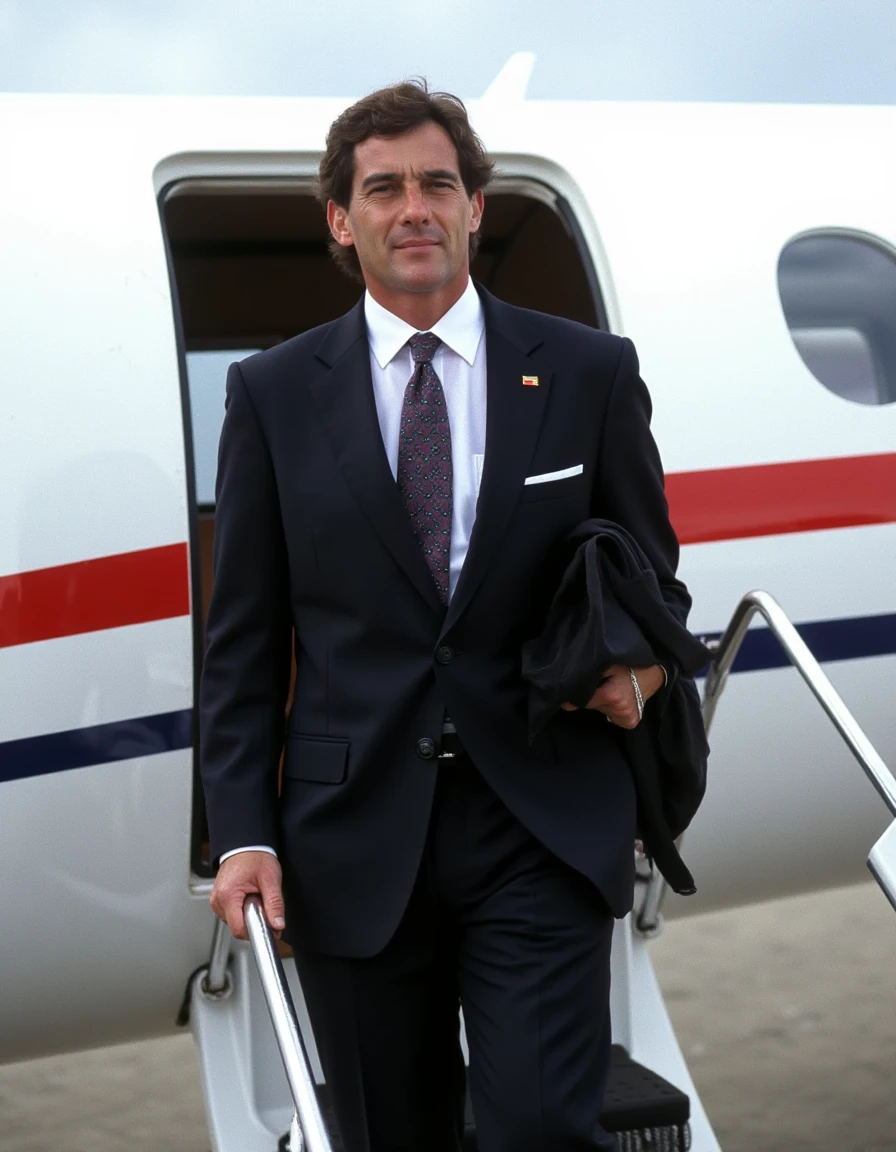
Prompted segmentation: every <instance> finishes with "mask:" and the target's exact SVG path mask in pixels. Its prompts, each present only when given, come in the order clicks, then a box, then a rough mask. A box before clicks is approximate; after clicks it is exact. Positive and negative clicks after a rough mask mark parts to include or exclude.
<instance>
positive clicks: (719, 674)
mask: <svg viewBox="0 0 896 1152" xmlns="http://www.w3.org/2000/svg"><path fill="white" fill-rule="evenodd" d="M756 615H760V616H762V617H763V618H764V619H765V622H766V623H767V624H768V626H769V628H770V629H771V631H772V633H773V634H774V635H775V637H776V638H777V639H778V642H779V643H780V645H781V647H782V648H783V649H784V652H785V653H786V655H787V658H788V659H789V660H790V662H791V664H793V665H794V666H795V667H796V670H797V671H798V672H799V674H800V675H801V676H802V678H803V679H804V680H805V681H806V683H807V684H808V685H809V688H810V690H811V692H812V695H813V696H814V697H815V699H816V700H817V701H818V702H819V704H820V705H821V706H822V708H823V709H824V710H825V712H826V713H827V714H828V717H829V719H830V720H831V722H832V723H833V725H834V727H835V728H836V729H837V731H838V732H839V733H840V735H841V736H842V737H843V739H844V741H845V742H846V745H847V747H848V748H849V750H850V752H852V754H853V756H855V758H856V760H858V762H859V764H860V765H861V767H862V769H863V770H864V772H865V775H866V776H867V777H868V779H869V780H870V781H871V783H872V784H873V785H874V787H875V788H876V789H877V792H878V795H879V796H880V797H881V799H882V800H883V802H884V803H885V804H886V806H887V807H888V808H889V809H890V813H891V815H893V816H896V779H894V778H893V774H892V773H891V772H890V770H889V768H888V767H887V766H886V764H885V763H884V762H883V760H882V759H881V757H880V755H879V754H878V752H877V749H876V748H875V747H874V745H873V744H872V743H871V741H870V740H869V739H868V737H867V736H866V735H865V733H864V732H863V731H862V729H861V727H860V726H859V722H858V721H857V720H856V718H855V716H853V714H852V713H851V712H850V710H849V709H848V708H847V707H846V705H845V704H844V703H843V699H842V697H841V696H840V694H839V693H838V692H837V690H836V689H835V688H834V685H833V684H832V683H831V682H830V680H829V679H828V678H827V676H826V675H825V673H824V672H823V671H822V668H821V665H820V664H819V663H818V661H817V660H816V659H815V657H814V656H813V655H812V653H811V652H810V651H809V646H808V645H807V644H806V642H805V640H804V639H803V638H802V636H800V634H799V632H797V630H796V628H795V627H794V626H793V624H791V622H790V621H789V620H788V619H787V616H786V615H785V613H784V609H783V608H782V607H781V605H780V604H779V603H778V601H777V600H776V599H775V598H774V596H770V595H769V593H768V592H760V591H755V592H748V593H747V594H746V596H744V597H743V598H742V599H741V601H740V603H739V604H738V606H737V608H736V609H735V610H734V615H733V616H732V617H731V623H730V624H729V625H728V627H727V628H726V629H725V634H724V636H723V637H722V638H721V640H720V641H719V647H718V651H717V653H716V655H715V657H714V658H713V662H712V664H711V665H710V669H709V673H708V675H707V677H706V687H705V689H704V695H703V722H704V724H705V725H706V731H707V732H709V729H710V726H711V724H712V720H713V717H714V715H715V711H716V707H717V705H718V702H719V697H720V696H721V695H722V692H723V691H724V690H725V684H726V682H727V679H728V673H729V672H730V671H731V665H732V664H733V663H734V659H735V657H736V656H737V653H738V650H739V648H740V646H741V644H742V643H743V640H744V637H745V636H746V634H747V628H748V627H749V624H750V621H751V620H752V619H753V617H754V616H756Z"/></svg>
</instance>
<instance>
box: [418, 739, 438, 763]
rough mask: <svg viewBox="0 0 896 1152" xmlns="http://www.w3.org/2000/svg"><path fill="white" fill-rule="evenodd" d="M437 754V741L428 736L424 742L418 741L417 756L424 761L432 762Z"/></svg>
mask: <svg viewBox="0 0 896 1152" xmlns="http://www.w3.org/2000/svg"><path fill="white" fill-rule="evenodd" d="M435 754H436V745H435V741H433V740H430V738H429V737H428V736H424V737H423V739H422V740H418V741H417V755H418V756H419V757H420V758H421V759H423V760H432V758H433V757H434V756H435Z"/></svg>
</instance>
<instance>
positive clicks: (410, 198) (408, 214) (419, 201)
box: [402, 184, 429, 224]
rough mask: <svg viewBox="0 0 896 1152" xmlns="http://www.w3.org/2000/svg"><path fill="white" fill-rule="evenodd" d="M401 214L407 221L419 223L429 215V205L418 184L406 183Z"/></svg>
mask: <svg viewBox="0 0 896 1152" xmlns="http://www.w3.org/2000/svg"><path fill="white" fill-rule="evenodd" d="M402 215H403V216H404V218H405V220H406V221H407V222H408V223H413V224H421V223H424V222H425V221H426V220H427V219H428V217H429V205H428V204H427V202H426V197H425V196H424V195H423V192H422V190H421V188H420V186H419V185H418V184H407V185H405V190H404V204H403V205H402Z"/></svg>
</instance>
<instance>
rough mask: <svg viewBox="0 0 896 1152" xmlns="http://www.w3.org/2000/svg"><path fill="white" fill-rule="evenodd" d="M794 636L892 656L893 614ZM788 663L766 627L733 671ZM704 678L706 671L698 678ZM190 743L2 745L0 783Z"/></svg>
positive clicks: (113, 732)
mask: <svg viewBox="0 0 896 1152" xmlns="http://www.w3.org/2000/svg"><path fill="white" fill-rule="evenodd" d="M797 631H798V632H799V633H800V635H801V636H802V638H803V639H804V640H805V641H806V643H807V644H808V646H809V648H810V650H811V651H812V653H813V654H814V655H815V658H816V659H817V660H818V661H819V662H820V663H822V664H828V663H833V662H835V661H840V660H859V659H863V658H867V657H870V656H891V655H894V654H896V613H886V614H884V615H878V616H852V617H849V618H847V619H845V620H816V621H810V622H809V623H807V624H798V625H797ZM720 635H721V633H720V632H702V633H699V636H700V639H701V640H717V639H718V638H719V636H720ZM788 663H789V661H788V659H787V657H786V656H785V655H784V651H783V649H782V648H781V645H780V644H779V643H778V641H777V640H776V639H775V637H774V636H773V635H772V633H771V632H770V631H769V630H768V628H765V627H759V628H751V629H750V631H749V632H747V635H746V637H745V639H744V642H743V645H742V646H741V649H740V652H739V653H738V656H737V659H736V660H735V662H734V668H733V671H734V672H763V671H767V670H769V669H772V668H785V667H786V666H787V665H788ZM704 674H705V669H704V670H703V672H701V673H698V675H701V676H702V675H704ZM192 744H193V712H192V710H190V709H189V708H185V709H183V710H182V711H179V712H165V713H163V714H161V715H157V716H141V717H137V718H136V719H133V720H119V721H116V722H114V723H112V724H99V725H96V726H95V727H93V728H75V729H73V730H72V731H70V732H52V733H50V734H49V735H46V736H29V737H27V738H26V739H23V740H10V741H7V742H5V743H4V742H2V741H0V783H2V782H3V781H8V780H21V779H24V778H26V777H28V776H44V775H48V774H50V773H54V772H66V771H69V770H71V769H73V768H87V767H89V766H91V765H93V764H109V763H112V762H114V761H116V760H131V759H133V758H134V757H137V756H154V755H156V754H158V753H160V752H176V751H181V750H183V749H185V748H190V747H192Z"/></svg>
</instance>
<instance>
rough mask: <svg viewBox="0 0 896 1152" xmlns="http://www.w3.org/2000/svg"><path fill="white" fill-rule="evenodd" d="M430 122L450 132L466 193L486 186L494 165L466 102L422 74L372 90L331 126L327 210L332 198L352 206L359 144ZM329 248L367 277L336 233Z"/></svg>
mask: <svg viewBox="0 0 896 1152" xmlns="http://www.w3.org/2000/svg"><path fill="white" fill-rule="evenodd" d="M428 121H432V122H433V123H434V124H438V125H439V126H440V127H441V128H444V129H445V131H446V132H447V133H448V135H449V136H450V137H451V142H452V143H453V144H454V147H455V149H456V150H457V160H458V167H459V169H460V178H461V180H462V181H463V185H464V188H465V190H466V192H467V195H468V196H472V195H473V194H474V193H475V192H478V191H480V189H483V188H485V187H486V186H487V185H488V183H489V181H490V180H491V178H492V173H493V171H494V164H493V163H492V161H491V160H490V159H489V157H488V154H487V153H486V151H485V148H484V147H483V144H482V141H481V140H480V139H479V137H478V136H477V135H476V133H475V132H474V131H473V128H472V127H471V125H470V121H469V119H468V117H467V110H466V108H465V107H464V104H463V101H462V100H460V99H458V97H457V96H452V95H451V93H450V92H430V90H429V87H428V86H427V83H426V81H425V80H423V79H414V80H405V81H403V82H402V83H401V84H391V85H390V86H389V87H388V88H380V89H378V90H377V91H376V92H371V93H370V95H369V96H365V97H364V99H363V100H359V101H358V102H357V103H356V104H352V106H351V107H350V108H346V110H345V111H344V112H343V113H342V114H341V115H340V116H338V117H337V118H336V119H335V120H334V121H333V123H332V124H331V125H330V131H329V132H328V133H327V150H326V152H325V153H324V157H323V159H322V160H321V162H320V171H319V174H318V196H319V198H320V202H321V204H322V205H323V206H324V210H326V207H327V202H328V201H329V200H332V201H334V202H335V203H336V204H338V205H339V207H340V208H348V206H349V204H350V202H351V198H352V183H353V181H354V177H355V145H356V144H361V143H362V142H363V141H364V140H367V139H368V137H370V136H401V135H402V134H403V133H405V132H411V131H412V130H413V129H414V128H419V127H420V126H421V125H422V124H426V123H427V122H428ZM478 247H479V234H478V232H471V233H470V259H472V258H473V257H474V256H475V255H476V250H477V248H478ZM330 252H331V253H332V255H333V258H334V259H335V261H336V263H337V264H338V265H339V267H340V268H341V269H342V270H343V271H344V272H346V273H347V274H348V275H349V276H351V277H353V278H354V279H356V280H360V279H363V277H362V276H361V265H360V263H359V261H358V253H357V252H356V251H355V246H354V245H353V244H352V245H350V246H349V247H347V248H343V247H342V245H341V244H337V243H336V241H335V240H334V239H333V237H332V236H331V237H330Z"/></svg>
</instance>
